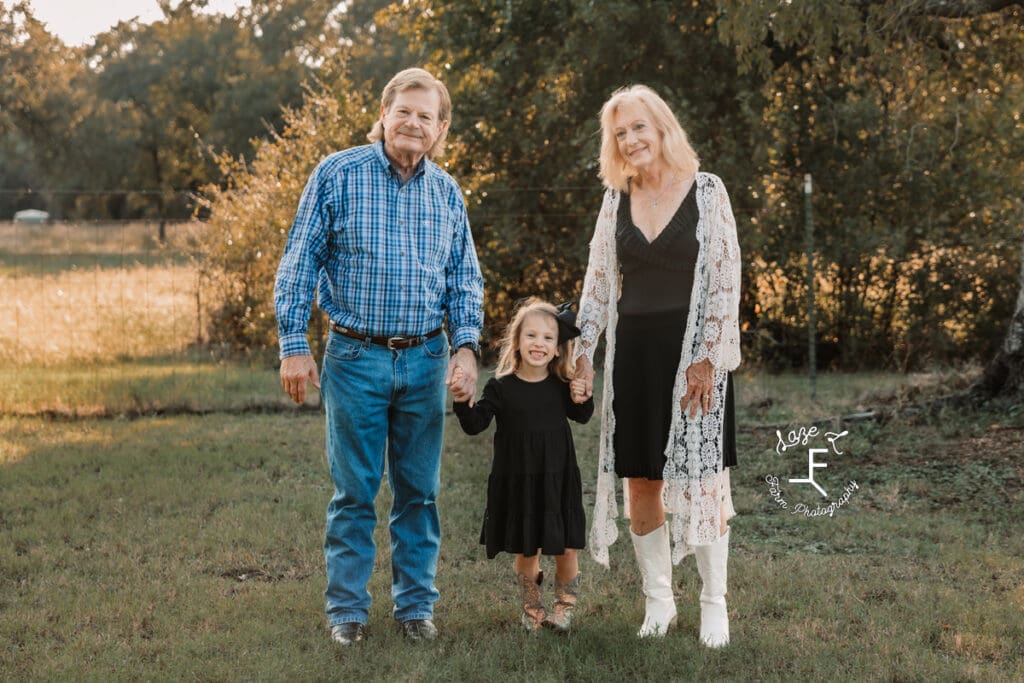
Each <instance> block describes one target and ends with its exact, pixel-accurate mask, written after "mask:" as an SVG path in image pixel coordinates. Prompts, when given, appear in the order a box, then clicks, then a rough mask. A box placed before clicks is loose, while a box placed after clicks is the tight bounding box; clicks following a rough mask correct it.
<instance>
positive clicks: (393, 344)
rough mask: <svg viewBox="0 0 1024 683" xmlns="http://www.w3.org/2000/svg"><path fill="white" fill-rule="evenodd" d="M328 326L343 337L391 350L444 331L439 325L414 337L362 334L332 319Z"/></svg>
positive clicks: (402, 347)
mask: <svg viewBox="0 0 1024 683" xmlns="http://www.w3.org/2000/svg"><path fill="white" fill-rule="evenodd" d="M330 326H331V330H332V331H334V332H337V333H338V334H340V335H341V336H343V337H349V338H351V339H358V340H359V341H361V342H367V341H368V342H370V343H371V344H378V345H380V346H386V347H388V348H389V349H391V350H392V351H398V350H401V349H411V348H412V347H414V346H419V345H420V344H422V343H423V342H425V341H427V340H428V339H433V338H434V337H436V336H437V335H439V334H441V332H443V331H444V330H443V328H440V327H439V328H437V329H436V330H431V331H430V332H427V333H426V334H423V335H419V336H416V337H409V336H406V335H398V336H395V337H374V336H373V335H371V334H363V333H361V332H356V331H355V330H352V329H349V328H347V327H342V326H341V325H339V324H338V323H336V322H334V321H333V320H332V321H331V322H330Z"/></svg>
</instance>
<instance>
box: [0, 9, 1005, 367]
mask: <svg viewBox="0 0 1024 683" xmlns="http://www.w3.org/2000/svg"><path fill="white" fill-rule="evenodd" d="M202 6H203V3H202V2H201V1H200V0H189V1H186V2H183V3H178V4H177V5H175V6H174V7H173V8H172V7H171V3H166V2H165V3H164V5H163V8H164V17H163V18H162V19H161V20H159V21H157V22H154V23H153V24H150V25H141V24H138V23H131V22H130V23H126V24H121V25H119V26H118V27H115V28H114V29H113V30H111V31H110V32H109V33H107V34H105V35H103V36H100V38H99V39H98V40H97V42H96V44H95V45H93V46H91V47H90V48H89V49H88V50H85V51H82V50H72V49H68V48H67V47H65V46H63V45H61V44H60V41H58V40H56V39H55V38H54V37H53V36H51V35H49V34H48V33H46V31H45V30H44V28H43V27H42V26H41V25H40V24H39V23H38V22H36V21H35V20H34V19H33V18H32V16H31V11H30V9H29V8H28V6H27V5H26V4H24V3H18V4H14V5H10V4H9V3H5V4H2V5H0V8H3V9H2V10H0V58H3V59H5V60H7V61H9V62H10V63H11V64H13V65H15V68H14V69H5V70H4V71H3V73H2V74H0V78H2V79H3V81H2V85H3V87H2V88H0V104H2V105H3V106H2V107H0V182H2V183H3V184H8V183H10V184H15V185H18V184H33V183H40V182H43V183H49V184H51V186H61V185H63V186H67V187H82V188H86V189H101V188H113V187H123V188H129V187H130V188H132V189H137V188H139V187H144V188H146V189H148V190H151V191H152V192H153V193H152V194H145V195H143V194H135V195H115V196H91V197H90V196H83V197H79V198H74V197H70V196H54V197H48V198H46V199H47V201H48V203H49V206H48V207H47V208H50V209H51V210H54V209H56V213H58V214H64V215H69V214H82V215H85V214H88V215H91V216H96V215H114V216H120V217H125V216H132V215H136V216H143V215H153V216H160V217H167V216H170V215H175V214H181V215H184V214H185V213H187V212H188V210H189V208H190V207H189V204H190V202H191V201H192V200H191V198H189V197H187V196H186V195H184V194H182V193H180V192H179V191H180V190H190V191H196V190H198V188H200V187H204V186H208V185H209V184H210V183H214V184H217V185H219V186H220V187H221V188H223V187H225V185H230V183H231V182H233V181H232V180H230V179H228V180H225V176H224V174H228V175H230V174H236V173H239V174H242V175H241V176H240V177H243V178H244V179H245V183H251V182H253V181H252V180H251V178H250V177H249V176H246V175H245V174H246V173H251V172H252V168H253V167H249V166H247V165H246V164H245V163H243V162H242V161H241V160H240V157H241V156H243V155H245V156H247V155H249V154H250V150H251V149H252V148H251V147H250V140H251V139H253V138H258V137H260V136H269V134H270V132H271V131H272V130H279V129H280V127H281V126H283V125H286V124H285V120H284V118H283V115H282V114H281V111H282V110H281V109H280V106H279V105H282V104H283V105H291V106H300V99H301V85H302V83H303V82H304V81H305V80H306V79H308V78H311V77H314V78H316V79H317V82H319V83H323V84H329V85H328V87H327V88H321V93H333V95H327V94H322V95H319V97H326V98H327V99H331V98H333V99H337V100H339V102H355V101H357V100H358V101H359V102H364V103H366V106H367V108H368V109H369V110H370V111H371V113H372V112H373V110H375V108H376V100H377V97H378V95H379V93H380V90H381V88H382V87H383V85H384V83H385V82H386V80H387V79H388V78H390V76H391V75H392V74H393V73H394V72H395V71H397V70H399V69H400V68H403V67H406V66H410V65H421V66H426V67H427V68H428V69H430V70H431V71H432V72H433V73H435V74H438V75H439V76H441V77H442V78H443V79H444V80H445V81H446V83H447V84H448V86H449V88H450V89H451V91H452V94H453V99H454V105H455V107H454V121H453V123H452V133H451V136H450V144H449V150H448V153H447V157H446V159H445V160H444V161H445V163H446V164H447V167H448V169H449V170H450V171H451V172H452V173H453V175H454V176H455V177H456V178H457V179H458V180H459V181H460V182H461V184H462V185H463V187H464V189H465V190H466V192H467V195H466V199H467V204H468V210H469V214H470V221H471V224H472V226H473V231H474V237H475V239H476V242H477V246H478V250H479V253H480V257H481V265H482V267H483V270H484V275H485V278H486V285H487V300H486V304H485V306H486V319H487V321H488V326H489V328H490V331H491V332H492V333H496V332H497V331H498V330H499V329H500V328H501V327H502V326H503V325H504V323H505V321H506V320H507V317H508V314H509V311H510V309H511V307H512V305H513V303H514V302H515V301H516V300H517V299H519V298H520V297H523V296H526V295H531V294H537V295H541V296H544V297H547V298H549V299H554V300H566V299H573V298H575V297H576V296H578V292H579V288H580V284H581V280H582V276H583V271H584V267H585V259H586V250H587V243H588V241H589V238H590V235H591V234H592V230H593V223H594V217H595V214H596V211H597V208H598V206H599V203H600V184H599V181H598V179H597V177H596V171H597V163H596V158H597V151H598V144H599V138H598V122H597V113H598V110H599V108H600V106H601V104H602V103H603V102H604V101H605V100H606V99H607V97H608V96H609V95H610V94H611V93H612V92H613V91H614V90H615V89H616V88H618V87H621V86H623V85H626V84H630V83H637V82H642V83H646V84H648V85H650V86H652V87H654V88H655V89H656V90H657V91H658V92H660V93H661V94H662V95H663V96H664V97H665V99H666V100H667V101H668V102H669V104H670V105H671V106H672V107H673V109H674V110H675V111H676V113H677V115H678V116H679V118H680V120H681V121H682V123H683V125H684V127H685V128H686V129H687V130H688V131H689V133H690V135H691V138H692V140H693V142H694V144H695V147H696V148H697V151H698V152H699V154H700V155H701V158H702V165H703V168H704V169H706V170H709V171H712V172H714V173H717V174H718V175H720V176H721V177H722V178H723V179H724V181H725V183H726V186H727V187H728V188H729V190H730V195H731V199H732V203H733V206H734V210H735V213H736V216H737V222H738V227H739V237H740V244H741V247H742V248H743V252H744V263H745V268H744V272H743V278H744V286H743V298H742V302H741V308H742V310H741V319H742V320H743V323H744V327H745V334H744V340H743V344H744V350H745V354H746V356H747V358H748V359H751V360H759V361H760V362H762V363H763V364H764V365H766V366H768V367H790V366H798V365H801V364H803V363H804V362H806V337H807V333H806V330H805V329H804V328H805V324H806V323H805V321H806V320H807V317H808V308H807V302H806V299H807V296H806V295H807V285H806V282H805V277H806V275H805V268H806V263H807V255H806V254H805V253H804V214H803V205H804V202H803V199H804V198H803V196H802V192H801V186H802V180H803V176H804V174H805V173H811V174H812V175H813V177H814V188H815V190H814V195H813V209H814V220H815V226H816V237H815V246H814V260H815V265H816V269H817V280H816V282H815V288H816V291H817V301H818V310H817V329H816V330H815V336H816V338H817V340H818V344H819V359H820V360H821V361H822V362H823V363H824V364H832V365H834V366H837V367H860V366H863V365H868V366H874V367H878V366H890V367H899V368H904V369H908V368H914V367H919V366H921V365H924V364H927V363H928V362H930V361H933V360H936V361H951V360H956V359H960V358H963V357H975V358H976V357H988V356H990V355H991V354H992V351H993V349H994V347H995V345H997V344H998V342H999V340H1000V339H1001V337H1002V329H1003V327H1004V325H1005V321H1006V320H1007V318H1009V314H1010V311H1011V310H1012V306H1011V303H1012V301H1013V298H1014V294H1015V290H1016V281H1017V278H1016V272H1017V269H1016V265H1015V264H1016V263H1017V262H1018V258H1019V255H1018V253H1017V246H1016V245H1017V244H1018V242H1019V240H1018V239H1017V235H1018V233H1019V229H1020V216H1021V211H1022V205H1021V197H1022V196H1024V193H1022V190H1024V161H1022V160H1024V125H1022V124H1021V121H1020V117H1021V106H1020V103H1021V102H1022V101H1024V76H1022V74H1024V10H1022V8H1021V5H1020V3H1007V2H966V1H965V2H944V3H931V2H922V1H921V0H901V1H900V2H874V1H870V2H865V1H863V0H839V1H837V2H832V3H824V4H822V3H817V4H814V3H810V4H809V3H804V2H793V3H779V2H768V1H765V0H692V1H691V2H686V3H679V2H674V1H669V0H644V1H642V2H636V1H626V0H609V1H608V2H600V3H594V2H591V1H589V0H557V1H555V2H552V1H550V0H517V1H516V2H506V1H505V0H449V1H447V2H427V1H426V0H413V1H411V2H389V1H388V0H355V1H353V2H349V3H345V5H344V7H343V8H340V9H338V8H336V7H335V3H333V2H330V1H328V0H317V1H316V2H302V1H301V0H284V1H276V0H254V1H253V2H251V3H250V4H249V5H248V6H246V7H244V8H242V9H240V10H239V11H238V12H237V13H236V14H235V16H234V17H231V18H227V17H223V16H218V15H207V14H204V13H202V12H199V8H200V7H202ZM994 10H998V11H994ZM340 83H344V84H345V85H344V87H345V88H348V91H347V92H346V91H344V90H342V89H341V88H342V86H340V85H339V84H340ZM352 93H356V94H355V95H353V94H352ZM315 100H316V98H315V97H314V98H310V99H309V101H308V102H309V103H308V104H306V105H302V106H303V108H302V109H296V110H295V111H294V112H293V115H294V116H296V117H299V118H298V119H296V120H297V121H298V120H299V119H301V117H303V116H306V115H307V114H308V115H309V116H311V117H312V119H313V120H316V121H321V119H320V114H317V113H308V112H306V109H310V108H316V107H317V106H319V105H317V104H316V103H315ZM352 112H356V113H358V114H359V120H360V122H361V123H365V122H366V121H368V118H366V117H365V116H363V112H362V106H359V107H358V108H357V110H352V111H347V112H346V113H343V115H344V116H348V115H349V114H351V113H352ZM353 121H354V119H353V120H352V121H349V123H347V124H346V125H351V124H352V122H353ZM303 125H306V124H304V123H297V124H296V125H294V126H292V128H291V132H290V133H289V135H291V136H293V137H294V138H295V139H298V138H299V137H301V136H302V135H309V136H311V138H312V139H313V140H314V141H319V142H317V143H316V145H317V151H316V152H315V153H311V154H310V156H309V157H308V158H307V159H306V162H307V163H308V164H309V167H311V165H312V164H313V163H315V161H316V159H317V158H319V156H322V155H323V154H326V153H328V152H330V151H333V149H336V147H335V146H332V145H327V144H326V140H325V138H324V136H323V135H322V130H321V129H316V130H314V129H312V128H310V129H309V130H308V131H304V130H303V129H302V128H301V126H303ZM320 125H321V128H322V125H323V124H320ZM360 125H361V124H360ZM356 129H359V131H360V134H355V135H354V136H353V135H342V136H340V138H339V139H343V140H348V139H352V140H356V142H357V143H361V142H362V141H363V140H362V137H361V128H360V126H355V128H354V129H353V130H356ZM321 143H323V144H321ZM267 144H269V145H270V146H271V147H273V146H275V145H278V144H282V143H281V142H280V140H279V139H274V140H273V141H271V142H269V143H267ZM290 144H295V143H290ZM210 150H216V151H217V153H218V154H226V155H227V156H218V155H217V154H213V153H211V152H210ZM264 154H267V155H270V154H271V152H270V151H269V150H268V151H265V152H264ZM226 158H232V159H235V160H236V161H237V163H235V164H232V163H225V161H224V160H225V159H226ZM267 172H268V173H271V175H270V176H269V177H270V178H273V177H274V176H273V171H269V170H268V171H267ZM296 173H297V175H298V176H301V177H302V178H304V173H298V168H297V167H296ZM295 182H299V181H295ZM245 183H243V184H245ZM237 186H238V184H237V183H236V185H235V187H237ZM296 196H297V195H296ZM5 197H7V196H6V195H5ZM210 197H211V199H210V201H209V202H207V203H206V204H205V205H204V206H205V207H206V208H209V209H211V210H213V212H214V214H216V213H217V212H218V211H220V210H221V207H220V206H218V203H219V201H220V199H219V195H218V194H217V193H216V191H215V190H211V195H210ZM291 198H292V196H291V195H289V200H288V201H283V202H278V203H275V204H274V205H273V207H272V208H273V212H275V215H276V218H275V219H274V223H275V225H278V226H279V228H278V229H280V226H283V225H286V223H287V220H290V213H291V212H292V211H293V210H294V207H295V203H294V202H293V201H291ZM2 200H3V198H0V209H3V208H4V202H3V201H2ZM6 201H7V203H6V207H8V208H7V210H12V209H13V208H14V207H15V206H17V207H19V208H20V206H21V205H22V204H24V203H26V202H27V201H29V200H27V199H26V198H25V197H17V196H10V197H9V198H7V200H6ZM231 211H234V209H231ZM228 213H230V211H229V212H228ZM200 215H205V214H200ZM286 215H288V218H287V220H286V218H285V216H286ZM218 220H219V219H216V218H215V219H214V225H215V226H218V227H216V228H215V229H214V230H213V231H212V232H213V233H215V234H218V235H220V233H219V232H218V231H222V230H223V228H222V225H221V223H218V222H217V221H218ZM279 237H280V236H279ZM218 240H220V242H223V243H224V244H227V243H226V241H224V240H222V239H221V237H216V238H213V239H212V242H211V243H218ZM232 244H237V242H233V243H232ZM268 245H269V246H270V247H272V248H266V249H262V250H260V249H256V250H252V249H249V250H248V251H245V253H246V254H250V255H251V254H255V253H257V252H259V253H260V254H264V255H267V256H261V257H260V258H262V259H266V258H269V259H270V260H271V261H276V257H277V255H278V254H279V253H280V252H279V250H278V249H277V247H278V242H271V243H268ZM239 253H241V252H239ZM254 258H255V257H253V259H254ZM253 259H249V260H250V261H251V260H253ZM256 260H258V259H256ZM209 269H210V273H211V276H212V273H226V272H229V271H231V270H232V269H234V271H233V272H234V273H235V274H234V275H231V276H227V277H226V278H225V279H224V285H223V287H222V288H221V290H220V291H221V292H222V293H223V295H224V301H225V302H226V303H225V304H224V307H223V308H222V309H221V313H220V315H221V316H222V317H220V318H218V319H217V320H216V323H215V331H216V332H217V333H216V335H215V336H216V337H217V338H218V339H220V340H222V341H224V340H228V339H230V340H233V341H231V346H233V347H237V348H242V347H245V348H252V349H260V348H267V347H270V346H272V345H273V341H274V340H273V337H272V329H273V326H272V324H271V321H269V320H266V319H265V317H266V315H267V314H268V312H269V292H270V286H271V282H270V280H267V281H266V282H263V283H262V284H255V283H253V281H251V280H248V278H251V277H257V276H258V277H263V276H264V275H265V274H266V273H270V272H271V271H272V268H271V267H270V266H266V267H262V268H254V267H253V266H252V265H251V263H249V261H246V260H244V259H243V260H240V261H231V260H230V259H220V260H217V259H214V260H212V261H211V262H210V266H209ZM225 269H227V270H225ZM230 280H233V281H234V282H233V284H231V285H230V286H229V285H228V284H227V283H228V281H230ZM261 314H262V315H263V316H264V318H260V317H259V316H260V315H261ZM264 333H266V334H264ZM267 335H270V336H267Z"/></svg>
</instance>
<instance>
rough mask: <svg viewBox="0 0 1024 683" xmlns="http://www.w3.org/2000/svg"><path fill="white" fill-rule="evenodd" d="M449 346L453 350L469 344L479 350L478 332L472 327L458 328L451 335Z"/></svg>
mask: <svg viewBox="0 0 1024 683" xmlns="http://www.w3.org/2000/svg"><path fill="white" fill-rule="evenodd" d="M451 344H452V348H453V349H457V348H459V347H460V346H464V345H466V344H469V345H470V346H475V347H477V348H479V346H480V331H479V330H477V329H476V328H474V327H460V328H459V329H457V330H455V333H454V334H452V339H451Z"/></svg>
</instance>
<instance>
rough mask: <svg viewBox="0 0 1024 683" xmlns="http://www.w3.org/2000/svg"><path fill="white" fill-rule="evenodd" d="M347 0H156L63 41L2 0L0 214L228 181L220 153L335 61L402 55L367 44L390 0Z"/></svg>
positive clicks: (194, 190) (381, 63)
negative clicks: (210, 5) (212, 8)
mask: <svg viewBox="0 0 1024 683" xmlns="http://www.w3.org/2000/svg"><path fill="white" fill-rule="evenodd" d="M352 4H353V7H351V8H349V11H345V7H344V5H343V4H339V3H338V2H337V0H252V2H250V3H249V4H248V6H246V7H242V8H240V9H239V10H238V11H237V12H236V13H235V14H234V15H231V16H225V15H221V14H213V13H207V12H205V11H203V8H204V6H205V5H206V2H205V1H204V0H180V1H176V2H172V1H171V0H160V5H161V7H162V10H163V15H164V16H163V18H162V19H160V20H158V21H155V22H153V23H150V24H143V23H140V22H138V21H126V22H122V23H120V24H118V25H117V26H115V27H113V28H112V29H110V30H109V31H107V32H105V33H103V34H100V35H98V36H97V37H96V39H95V40H94V41H93V43H92V44H90V45H87V46H84V47H71V46H67V45H65V44H64V43H62V42H61V40H60V39H59V38H58V37H57V36H55V35H53V34H51V33H49V32H48V31H47V30H46V27H45V26H44V25H43V24H42V23H41V22H40V21H39V20H38V19H37V18H36V17H35V16H34V15H33V14H32V11H31V7H30V5H29V4H28V3H27V2H0V64H2V72H0V190H2V192H0V219H4V220H9V219H10V217H11V215H12V214H13V213H14V212H15V211H17V210H19V209H23V208H40V209H46V210H48V211H49V212H50V213H51V214H52V215H53V216H55V217H59V218H65V219H76V218H88V219H102V218H117V219H127V218H161V219H173V218H188V217H190V216H191V215H192V213H193V211H194V209H195V206H196V200H195V195H196V194H198V193H200V192H201V189H202V188H203V187H204V186H206V185H208V184H210V183H222V182H224V181H225V178H224V176H223V175H222V174H221V170H220V167H219V164H218V161H217V156H218V155H220V154H224V153H227V154H230V155H233V156H243V155H244V156H251V155H252V152H253V141H254V140H258V139H267V138H269V137H270V136H272V135H273V133H274V132H275V131H277V130H280V128H281V125H282V123H283V115H284V109H285V108H287V107H297V106H301V104H302V101H303V94H304V88H306V87H318V86H317V85H316V83H317V82H318V79H322V78H329V77H331V76H332V75H333V74H336V73H337V72H338V69H339V65H340V64H345V65H346V66H347V67H349V68H352V69H354V70H355V71H354V73H355V72H358V75H359V76H360V77H361V78H363V79H364V80H369V81H371V83H372V82H374V81H375V80H376V78H377V76H376V74H377V73H379V72H381V71H387V70H389V69H390V67H391V66H392V65H393V63H398V62H401V63H404V58H405V57H406V55H404V54H399V55H394V57H393V59H390V60H389V57H388V55H387V54H386V52H387V51H389V50H392V48H391V47H390V46H388V48H387V50H385V51H382V52H383V54H374V56H373V59H367V58H366V57H367V55H366V54H365V50H366V49H368V48H371V47H373V42H372V26H373V14H374V13H375V12H376V10H377V9H379V8H380V7H383V6H386V5H387V4H388V3H386V2H379V1H378V2H358V3H352ZM363 33H367V39H365V40H361V44H360V45H359V46H358V47H356V46H354V45H353V41H352V39H353V38H357V39H358V38H359V36H360V35H361V34H363ZM361 51H363V52H361ZM389 61H391V62H392V63H389Z"/></svg>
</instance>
